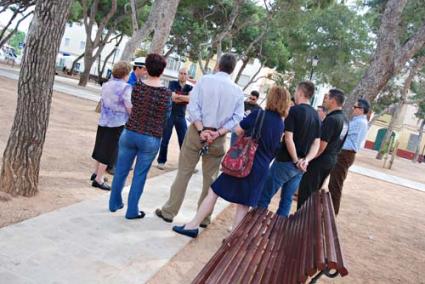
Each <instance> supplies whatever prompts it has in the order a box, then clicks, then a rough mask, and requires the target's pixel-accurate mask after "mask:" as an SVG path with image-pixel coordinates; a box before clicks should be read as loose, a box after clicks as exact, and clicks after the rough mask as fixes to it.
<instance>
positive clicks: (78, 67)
mask: <svg viewBox="0 0 425 284" xmlns="http://www.w3.org/2000/svg"><path fill="white" fill-rule="evenodd" d="M80 65H81V64H80V63H75V68H74V70H75V71H77V72H80Z"/></svg>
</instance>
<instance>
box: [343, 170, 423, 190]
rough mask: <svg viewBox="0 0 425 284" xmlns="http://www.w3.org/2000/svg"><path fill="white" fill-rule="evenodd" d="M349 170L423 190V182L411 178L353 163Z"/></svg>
mask: <svg viewBox="0 0 425 284" xmlns="http://www.w3.org/2000/svg"><path fill="white" fill-rule="evenodd" d="M350 171H351V172H353V173H356V174H360V175H364V176H368V177H371V178H374V179H379V180H383V181H386V182H390V183H393V184H397V185H401V186H404V187H407V188H412V189H415V190H419V191H422V192H425V184H423V183H420V182H416V181H413V180H408V179H405V178H401V177H398V176H394V175H389V174H386V173H383V172H380V171H376V170H373V169H369V168H365V167H360V166H357V165H353V166H352V167H350Z"/></svg>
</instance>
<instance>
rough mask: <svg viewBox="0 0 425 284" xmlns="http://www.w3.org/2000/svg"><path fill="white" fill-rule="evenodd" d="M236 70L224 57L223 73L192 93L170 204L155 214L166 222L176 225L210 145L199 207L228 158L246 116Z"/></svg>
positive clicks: (205, 223) (205, 79)
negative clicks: (230, 138) (230, 139)
mask: <svg viewBox="0 0 425 284" xmlns="http://www.w3.org/2000/svg"><path fill="white" fill-rule="evenodd" d="M235 66H236V57H235V56H234V55H231V54H224V55H223V56H222V57H221V58H220V61H219V66H218V68H219V72H217V73H215V74H209V75H205V76H203V77H202V78H201V79H200V80H199V82H198V83H197V84H196V85H195V87H194V88H193V89H192V91H191V92H190V100H189V105H188V112H189V118H190V121H191V125H190V127H189V129H188V131H187V133H186V136H185V139H184V141H183V145H182V148H181V151H180V157H179V164H178V169H177V176H176V178H175V180H174V183H173V185H172V186H171V190H170V196H169V198H168V201H167V202H166V203H165V204H164V206H162V208H161V209H157V210H156V211H155V213H156V215H157V216H158V217H160V218H162V219H163V220H164V221H166V222H172V221H173V218H174V217H175V216H176V215H177V214H178V212H179V210H180V207H181V205H182V203H183V199H184V196H185V194H186V189H187V185H188V183H189V180H190V178H191V177H192V174H193V171H194V169H195V167H196V165H197V164H198V162H199V159H200V152H202V151H201V150H202V149H203V146H204V145H205V144H207V143H208V152H207V153H204V154H203V155H202V177H203V187H202V193H201V196H200V198H199V201H198V205H199V204H201V202H202V200H203V199H204V198H205V196H206V195H207V193H208V189H209V187H210V186H211V184H212V182H213V181H214V180H215V178H216V177H217V175H218V171H219V167H220V162H221V159H222V157H223V156H224V154H225V149H224V144H225V141H226V138H225V136H226V133H227V132H230V131H232V129H233V128H234V127H235V126H236V125H237V124H238V123H239V121H241V120H242V118H243V115H244V95H243V92H242V90H241V88H240V87H239V86H238V85H236V84H235V83H234V82H233V80H232V79H231V77H230V74H231V73H232V72H233V70H234V69H235ZM204 149H205V148H204ZM209 223H210V216H208V217H207V218H206V219H205V220H204V221H203V222H202V224H201V227H206V226H208V224H209Z"/></svg>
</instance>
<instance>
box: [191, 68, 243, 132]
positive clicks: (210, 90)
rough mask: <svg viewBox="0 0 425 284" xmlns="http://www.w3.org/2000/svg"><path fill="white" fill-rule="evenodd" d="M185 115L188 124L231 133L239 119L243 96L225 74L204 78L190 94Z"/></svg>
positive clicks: (241, 111) (241, 114) (240, 117)
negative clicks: (191, 123) (199, 123)
mask: <svg viewBox="0 0 425 284" xmlns="http://www.w3.org/2000/svg"><path fill="white" fill-rule="evenodd" d="M188 112H189V120H190V121H191V122H195V121H201V122H202V125H203V126H204V127H212V128H216V129H220V128H225V129H227V130H232V129H233V128H234V127H235V126H236V125H237V124H238V123H239V122H240V121H241V120H242V118H243V115H244V95H243V92H242V90H241V88H240V87H239V86H238V85H236V84H235V83H234V82H233V81H232V79H231V78H230V75H229V74H227V73H224V72H217V73H216V74H208V75H205V76H203V77H202V78H201V79H199V81H198V83H197V84H196V85H195V87H194V88H193V89H192V91H191V92H190V100H189V105H188Z"/></svg>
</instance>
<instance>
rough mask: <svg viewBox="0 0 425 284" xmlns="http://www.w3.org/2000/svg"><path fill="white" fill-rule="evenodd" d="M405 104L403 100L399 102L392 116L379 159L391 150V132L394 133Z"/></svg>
mask: <svg viewBox="0 0 425 284" xmlns="http://www.w3.org/2000/svg"><path fill="white" fill-rule="evenodd" d="M403 105H404V104H403V103H402V102H400V103H398V104H397V106H396V108H395V110H394V113H393V115H392V116H391V120H390V124H389V125H388V127H387V132H385V135H384V138H383V139H382V143H381V148H380V149H379V151H378V154H376V159H378V160H382V158H383V157H384V155H385V153H387V151H388V150H389V149H388V147H389V146H390V141H391V134H392V133H393V131H394V128H395V125H396V122H397V121H398V119H399V116H400V112H401V109H402V108H403Z"/></svg>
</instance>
